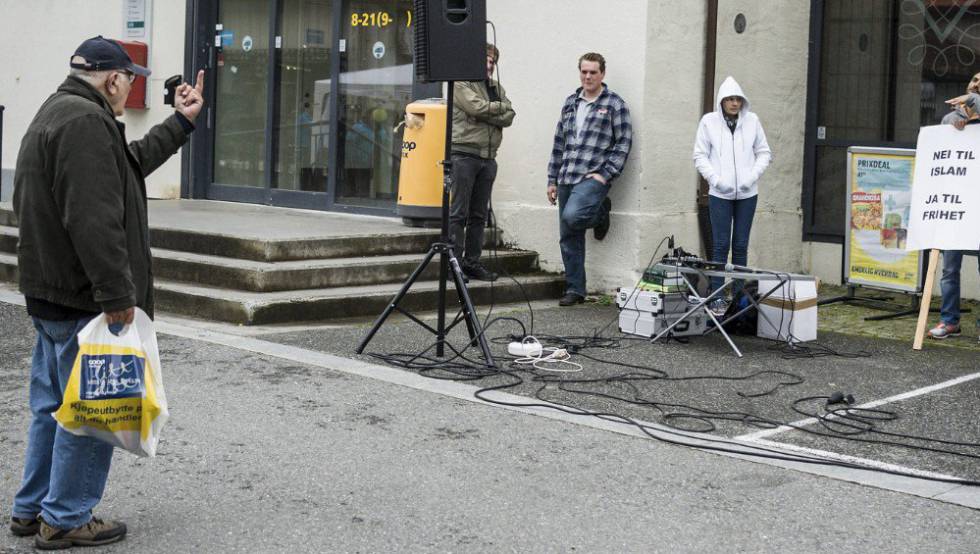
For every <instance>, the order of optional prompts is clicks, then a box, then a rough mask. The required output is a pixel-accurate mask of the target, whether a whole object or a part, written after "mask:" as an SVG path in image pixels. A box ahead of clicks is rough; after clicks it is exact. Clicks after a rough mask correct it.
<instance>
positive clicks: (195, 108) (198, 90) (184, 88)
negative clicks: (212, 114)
mask: <svg viewBox="0 0 980 554" xmlns="http://www.w3.org/2000/svg"><path fill="white" fill-rule="evenodd" d="M203 107H204V70H203V69H201V70H200V71H198V72H197V80H196V82H195V83H194V85H193V86H191V85H190V84H188V83H183V84H181V85H180V86H179V87H177V91H176V94H175V95H174V108H176V110H177V111H178V112H180V114H181V115H183V116H184V117H186V118H187V119H188V120H189V121H191V122H193V121H194V120H195V119H197V116H198V114H200V113H201V108H203Z"/></svg>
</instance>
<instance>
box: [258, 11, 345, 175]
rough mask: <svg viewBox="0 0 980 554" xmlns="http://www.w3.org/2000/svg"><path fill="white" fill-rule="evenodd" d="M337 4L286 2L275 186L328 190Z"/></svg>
mask: <svg viewBox="0 0 980 554" xmlns="http://www.w3.org/2000/svg"><path fill="white" fill-rule="evenodd" d="M332 6H333V1H332V0H284V1H283V3H282V26H281V37H282V53H281V55H280V60H279V71H278V73H279V75H278V83H279V91H278V95H279V108H278V109H279V117H278V119H277V125H276V127H275V129H274V134H275V136H276V138H277V142H278V153H277V156H276V165H275V172H274V174H273V179H272V186H273V187H274V188H277V189H280V190H299V191H312V192H323V193H325V192H327V171H328V169H329V167H330V163H329V162H330V159H329V158H330V155H329V154H330V152H329V144H330V119H331V118H330V105H329V102H328V100H329V97H330V96H329V78H330V58H331V51H332V46H333V44H332V41H331V40H330V37H331V36H333V32H332V31H333V19H334V15H333V7H332Z"/></svg>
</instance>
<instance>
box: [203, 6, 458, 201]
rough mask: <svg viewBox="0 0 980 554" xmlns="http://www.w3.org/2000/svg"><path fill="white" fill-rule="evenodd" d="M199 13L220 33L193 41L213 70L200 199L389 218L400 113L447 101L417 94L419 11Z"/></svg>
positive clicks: (433, 91) (242, 9)
mask: <svg viewBox="0 0 980 554" xmlns="http://www.w3.org/2000/svg"><path fill="white" fill-rule="evenodd" d="M198 9H199V14H201V15H203V16H204V17H205V18H206V19H205V21H206V20H208V19H210V20H211V21H213V22H214V27H213V29H214V35H213V37H208V41H209V42H201V41H200V40H199V39H196V40H197V44H198V45H199V46H198V48H199V50H198V51H197V52H198V54H196V55H197V56H199V58H198V59H201V60H202V65H207V66H208V67H209V68H210V69H211V70H212V71H211V72H209V74H208V78H209V80H210V84H209V86H210V87H212V88H211V89H210V90H211V91H212V93H213V100H211V102H210V103H211V110H212V111H213V114H212V115H211V117H210V120H209V123H210V125H209V127H208V128H207V130H205V131H204V132H205V133H207V135H208V137H209V138H208V139H207V140H206V141H198V142H199V143H201V144H202V146H201V148H205V149H208V150H206V151H205V152H200V154H201V155H199V156H196V157H195V160H202V162H196V161H195V163H207V165H208V167H207V169H206V170H205V169H201V170H196V169H195V170H194V171H195V179H197V175H204V174H206V175H207V177H208V179H207V187H206V190H205V193H204V196H205V197H207V198H213V199H218V200H231V201H239V202H253V203H263V204H271V205H278V206H291V207H303V208H310V209H320V210H343V211H354V212H364V213H376V214H379V215H385V214H390V215H393V213H394V207H395V199H396V198H397V187H398V170H399V162H400V160H401V156H400V154H401V131H400V125H399V124H400V123H401V121H402V119H403V116H404V112H405V106H406V105H407V104H408V103H409V102H411V101H412V100H413V98H416V97H421V96H432V95H438V94H439V91H440V90H441V86H440V85H438V84H436V85H428V86H422V87H420V86H419V85H417V84H415V83H414V71H413V65H412V44H413V35H412V28H411V20H412V14H411V10H412V0H200V2H199V8H198ZM208 14H210V15H208ZM207 25H211V24H210V23H209V24H207ZM197 32H198V33H200V32H201V31H197ZM198 36H199V35H198ZM212 40H213V42H210V41H212ZM204 60H207V61H204ZM413 93H414V95H413ZM205 143H206V144H205Z"/></svg>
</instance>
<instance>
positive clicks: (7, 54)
mask: <svg viewBox="0 0 980 554" xmlns="http://www.w3.org/2000/svg"><path fill="white" fill-rule="evenodd" d="M0 14H3V15H2V17H0V52H2V53H3V54H2V58H3V70H2V71H0V104H2V105H4V106H6V111H5V112H4V130H3V135H4V136H3V150H2V152H0V167H2V168H3V169H4V170H7V172H9V171H11V170H13V168H14V165H15V163H16V160H17V152H18V150H19V149H20V140H21V137H23V135H24V132H25V131H26V130H27V126H28V124H29V123H30V122H31V119H33V118H34V114H35V113H36V112H37V109H38V108H39V107H40V106H41V103H42V102H44V100H45V99H46V98H47V97H48V96H49V95H50V94H51V93H53V92H54V91H55V90H56V89H57V88H58V85H59V84H60V83H61V82H62V81H63V80H64V79H65V76H67V75H68V70H69V67H68V60H69V58H70V57H71V55H72V53H73V52H74V51H75V48H76V47H78V45H79V44H80V43H81V42H82V41H84V40H85V39H88V38H91V37H93V36H95V35H100V34H101V35H103V36H105V37H110V38H120V37H122V36H123V1H122V0H31V1H30V2H27V1H24V0H0ZM184 17H185V4H184V2H183V1H179V0H152V18H151V21H150V25H151V26H152V27H151V35H150V38H149V39H148V40H147V42H148V43H149V45H150V62H149V65H150V69H152V70H153V75H151V76H150V80H149V83H148V85H147V103H148V104H149V106H150V109H148V110H127V113H126V115H125V116H124V117H123V118H122V121H124V122H125V123H126V125H127V128H126V134H127V136H128V137H129V138H130V139H131V140H132V139H137V138H140V137H141V136H143V134H144V133H146V131H147V130H148V129H149V128H150V127H152V126H153V125H155V124H156V123H159V122H160V121H162V120H163V119H164V118H165V117H167V116H168V115H169V114H170V113H171V112H172V111H173V109H172V108H170V107H169V106H165V105H163V81H164V80H165V79H166V78H167V77H169V76H170V75H174V74H176V73H182V72H183V67H184V24H185V20H184ZM5 173H6V172H5ZM3 189H4V190H3V193H4V196H7V195H8V190H9V189H10V187H9V186H8V185H7V184H6V183H5V184H4V187H3ZM147 189H148V190H147V192H148V193H149V195H150V196H151V197H156V198H176V197H178V196H179V195H180V156H174V157H173V158H172V159H171V160H170V161H168V162H167V163H166V164H164V165H163V166H162V167H161V168H160V169H158V170H157V171H156V172H154V173H153V175H151V176H150V177H149V179H148V180H147Z"/></svg>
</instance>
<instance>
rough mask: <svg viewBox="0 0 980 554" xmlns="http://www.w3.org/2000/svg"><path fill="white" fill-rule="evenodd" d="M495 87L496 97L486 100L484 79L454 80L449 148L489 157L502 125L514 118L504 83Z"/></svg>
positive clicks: (491, 157) (489, 158)
mask: <svg viewBox="0 0 980 554" xmlns="http://www.w3.org/2000/svg"><path fill="white" fill-rule="evenodd" d="M491 84H492V85H493V86H495V87H497V94H498V96H499V97H500V100H499V101H494V102H491V101H490V94H489V92H488V91H487V85H486V81H457V82H456V83H455V86H454V87H453V148H452V151H453V152H462V153H465V154H471V155H473V156H479V157H481V158H484V159H488V160H492V159H494V158H496V157H497V148H499V147H500V140H501V139H502V138H503V128H504V127H510V124H511V123H513V122H514V115H515V113H514V108H513V107H512V106H511V104H510V100H508V99H507V93H506V92H504V87H503V86H502V85H501V84H500V83H498V82H497V81H491Z"/></svg>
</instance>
